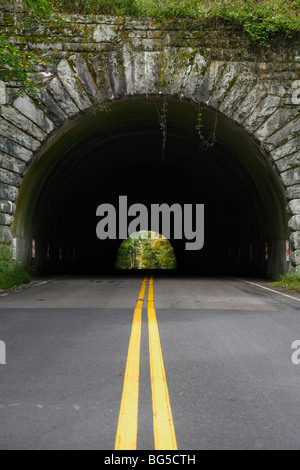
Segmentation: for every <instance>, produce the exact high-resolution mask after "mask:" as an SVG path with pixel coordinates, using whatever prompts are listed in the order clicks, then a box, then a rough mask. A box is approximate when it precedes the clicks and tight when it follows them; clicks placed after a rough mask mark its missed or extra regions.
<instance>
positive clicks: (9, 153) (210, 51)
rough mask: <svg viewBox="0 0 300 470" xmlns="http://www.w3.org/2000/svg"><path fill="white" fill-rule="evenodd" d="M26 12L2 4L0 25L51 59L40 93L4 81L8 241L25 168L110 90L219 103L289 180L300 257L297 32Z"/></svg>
mask: <svg viewBox="0 0 300 470" xmlns="http://www.w3.org/2000/svg"><path fill="white" fill-rule="evenodd" d="M6 4H7V2H6ZM7 10H10V11H7ZM23 19H24V16H23V13H22V11H21V10H19V11H17V12H14V11H12V7H11V6H10V7H9V8H7V5H6V6H5V4H2V6H1V4H0V27H1V28H5V30H6V31H8V30H9V32H10V36H11V37H12V40H13V41H14V43H15V44H16V45H19V46H20V47H24V45H26V46H25V47H26V48H27V49H28V50H30V51H34V52H35V53H37V54H41V55H42V57H43V59H46V60H47V65H46V66H39V69H38V70H37V71H36V72H37V77H38V78H39V79H42V80H43V82H44V89H43V90H42V91H38V93H37V94H36V95H34V96H31V97H30V96H22V97H18V98H16V97H15V95H13V93H12V89H13V86H14V84H10V83H8V84H5V83H3V82H0V105H1V113H0V243H6V244H10V243H11V241H12V235H11V232H10V226H11V224H12V222H13V214H14V211H15V201H16V200H17V197H18V191H19V188H20V186H21V184H22V178H23V176H24V175H25V173H26V171H27V169H28V167H29V166H30V164H31V162H32V160H33V158H34V157H36V156H37V155H38V154H39V152H40V151H41V150H42V149H43V147H44V146H45V145H46V144H47V143H49V140H50V139H52V138H53V136H55V133H56V131H57V129H58V128H60V127H61V126H62V125H63V124H65V123H66V122H68V121H70V120H73V119H74V118H76V117H77V116H78V115H80V114H82V113H85V112H86V111H87V110H89V109H91V108H93V107H96V106H99V105H103V103H105V102H106V101H107V100H114V99H120V98H122V97H125V96H132V95H139V96H140V95H149V94H152V95H169V96H177V97H181V98H186V99H189V100H194V101H198V102H200V103H202V104H206V105H208V106H211V107H213V108H215V109H216V110H218V111H220V112H221V113H223V114H224V115H226V116H227V117H228V118H230V119H231V120H232V121H234V122H236V123H238V124H239V125H240V126H242V127H243V128H244V130H245V132H247V133H248V134H251V135H252V136H253V137H254V138H255V139H256V140H257V141H258V142H259V143H260V145H261V149H262V152H264V153H265V154H266V155H268V158H269V159H270V161H271V162H272V164H273V167H274V171H275V172H276V173H277V174H278V175H279V178H280V179H281V182H282V185H283V186H284V189H285V194H286V198H287V201H288V210H289V211H290V213H291V219H290V223H289V227H290V229H291V231H292V236H291V242H292V243H291V247H292V250H294V254H293V252H292V256H291V258H292V262H293V263H294V265H300V255H299V252H300V241H299V240H300V202H299V201H300V164H299V162H300V125H299V123H300V119H299V101H300V100H299V91H300V81H299V78H300V40H299V38H296V39H295V40H294V41H293V42H292V43H289V44H282V45H281V47H280V48H278V50H272V49H271V50H267V51H262V50H257V48H254V47H253V46H252V45H251V44H249V40H248V38H247V37H246V35H245V34H243V33H242V32H241V31H240V30H239V29H237V28H234V27H232V26H231V27H228V26H226V27H225V26H218V30H215V28H214V27H213V26H207V25H205V24H203V25H202V24H199V22H197V23H196V22H193V21H183V20H178V21H176V22H175V23H172V24H171V23H170V24H168V23H159V22H157V21H156V22H152V21H149V20H138V19H130V18H109V17H100V16H99V17H96V16H93V17H89V16H79V15H72V16H71V15H70V16H68V17H67V18H65V21H64V24H60V23H57V24H52V25H50V24H47V23H44V24H41V25H40V26H39V28H38V29H37V30H35V31H30V30H28V29H26V28H23V27H21V26H22V21H23ZM21 32H22V33H21ZM26 36H27V37H26ZM5 105H9V106H5Z"/></svg>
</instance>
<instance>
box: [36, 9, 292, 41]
mask: <svg viewBox="0 0 300 470" xmlns="http://www.w3.org/2000/svg"><path fill="white" fill-rule="evenodd" d="M30 1H31V2H36V3H39V1H43V2H45V1H46V0H30ZM50 3H52V5H53V6H54V8H56V9H57V10H58V11H65V12H68V13H75V12H78V13H86V14H101V15H119V16H139V17H150V18H157V19H173V18H194V19H200V20H201V19H208V20H210V19H214V20H216V19H219V20H223V21H225V22H229V23H235V24H238V25H241V26H242V27H243V28H244V30H245V31H246V32H247V33H249V35H250V37H251V38H252V39H253V40H254V41H256V42H258V43H260V44H262V45H266V46H268V45H270V43H271V42H272V41H273V39H274V38H275V37H284V38H288V37H291V36H293V35H294V34H295V33H297V32H299V31H300V2H299V0H217V1H212V0H208V1H207V0H75V1H73V0H72V1H71V0H54V1H52V2H50Z"/></svg>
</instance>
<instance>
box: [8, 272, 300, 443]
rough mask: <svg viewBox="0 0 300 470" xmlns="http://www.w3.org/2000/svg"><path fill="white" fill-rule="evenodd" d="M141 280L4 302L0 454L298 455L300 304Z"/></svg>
mask: <svg viewBox="0 0 300 470" xmlns="http://www.w3.org/2000/svg"><path fill="white" fill-rule="evenodd" d="M143 279H144V277H139V276H138V275H137V276H135V277H131V278H126V277H110V278H104V277H100V278H71V277H70V278H68V277H64V278H57V279H54V280H50V282H45V283H42V284H40V285H36V286H34V287H30V288H26V289H24V290H22V291H18V292H12V293H9V294H8V295H3V294H2V296H1V297H0V340H2V341H4V342H5V345H6V365H0V423H1V426H0V448H1V449H104V450H114V449H115V448H116V449H118V448H120V449H122V448H126V446H128V448H132V447H130V446H133V447H134V446H136V448H137V449H138V450H154V449H155V448H156V449H159V448H163V446H165V447H166V449H165V450H167V449H176V448H178V449H179V450H199V449H299V448H300V437H299V436H300V365H299V366H297V365H294V364H293V363H292V360H291V357H292V354H293V350H292V349H291V345H292V343H293V342H294V341H295V340H300V302H299V298H298V297H297V296H296V295H295V299H293V298H290V297H287V296H282V295H280V294H277V293H276V292H272V291H269V290H266V289H262V288H261V287H258V286H256V285H253V284H249V283H248V282H246V281H245V280H242V279H234V278H224V279H222V278H219V279H213V278H211V279H208V278H199V279H197V278H168V277H157V276H154V281H153V284H152V286H151V282H150V278H149V277H148V279H147V282H144V290H143V285H142V283H143ZM255 283H258V284H259V282H255ZM292 297H293V295H292ZM149 330H150V336H149ZM129 344H130V346H129ZM149 348H150V350H149ZM122 446H123V447H122Z"/></svg>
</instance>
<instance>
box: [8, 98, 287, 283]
mask: <svg viewBox="0 0 300 470" xmlns="http://www.w3.org/2000/svg"><path fill="white" fill-rule="evenodd" d="M166 109H167V111H166ZM216 119H217V121H216ZM216 123H217V124H216ZM197 124H199V107H198V104H196V103H193V102H192V101H188V100H179V99H176V98H172V97H169V96H168V97H163V96H148V97H145V96H143V97H137V96H136V97H130V98H123V99H119V100H115V101H114V102H112V103H111V105H110V108H109V110H108V109H103V107H101V106H99V107H95V108H93V109H92V110H90V111H87V112H86V113H85V114H84V115H82V116H79V117H78V118H77V119H75V120H74V121H71V122H69V123H68V125H66V126H64V127H63V128H61V130H59V131H57V132H56V134H55V136H54V137H53V138H52V140H51V141H50V142H49V143H48V144H47V145H46V146H44V148H43V149H42V150H41V152H39V154H37V155H36V157H35V159H34V161H33V162H32V164H31V166H30V167H29V169H28V171H27V174H26V176H25V178H24V180H23V183H22V185H21V188H20V194H19V198H18V201H17V211H16V215H15V222H14V225H13V234H14V237H15V238H16V239H17V251H18V258H19V259H23V260H25V261H27V262H28V263H30V264H33V265H34V266H35V269H36V270H37V272H39V273H40V274H44V273H61V272H64V273H67V272H77V273H99V272H101V271H102V272H107V271H108V270H111V269H113V267H114V263H115V256H116V252H117V249H118V246H119V244H120V241H119V240H107V241H100V240H98V239H97V237H96V232H95V230H96V223H97V220H96V208H97V207H98V205H99V204H101V203H111V204H115V205H117V199H118V197H119V196H120V195H127V196H128V200H129V202H130V204H134V203H137V202H138V203H143V204H145V205H146V206H147V207H150V205H151V204H154V203H159V204H161V203H168V204H170V205H172V204H173V203H179V204H185V203H191V204H197V203H198V204H205V245H204V248H203V249H202V250H201V251H199V252H188V251H186V250H185V249H184V241H181V240H176V239H172V236H171V239H170V241H171V243H172V246H173V247H174V250H175V252H176V256H177V262H178V268H179V270H182V271H183V272H193V273H197V274H200V273H205V274H243V275H246V274H249V275H268V274H275V273H278V272H283V271H286V270H287V269H288V265H287V263H286V258H285V241H286V239H287V238H289V231H288V215H287V212H286V199H285V195H284V190H283V187H282V184H281V182H280V179H279V177H278V175H277V174H276V172H275V170H274V168H273V167H272V164H271V162H270V161H269V159H268V157H267V155H266V154H265V153H264V152H263V151H262V149H261V148H260V146H259V143H258V142H256V141H255V139H254V138H252V137H251V136H250V135H248V134H247V133H246V132H245V131H244V130H243V129H242V128H241V127H240V126H238V125H237V124H235V123H234V122H233V121H231V120H230V119H229V118H227V117H225V116H224V115H222V114H221V113H220V112H218V111H216V110H214V109H213V108H210V107H208V106H207V107H205V108H202V116H201V126H203V127H202V128H201V136H199V132H198V131H197ZM198 130H199V128H198ZM214 131H215V138H216V142H215V143H214V144H213V145H211V146H208V145H207V144H208V143H213V142H212V134H213V133H214ZM32 240H35V243H36V258H35V259H32V254H31V243H32ZM265 243H268V251H269V254H268V259H265Z"/></svg>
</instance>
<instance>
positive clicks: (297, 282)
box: [272, 273, 300, 294]
mask: <svg viewBox="0 0 300 470" xmlns="http://www.w3.org/2000/svg"><path fill="white" fill-rule="evenodd" d="M272 286H273V287H284V288H285V289H287V290H289V291H293V292H297V293H298V294H300V274H297V273H286V274H283V275H282V276H280V278H279V279H278V281H276V282H272Z"/></svg>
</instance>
